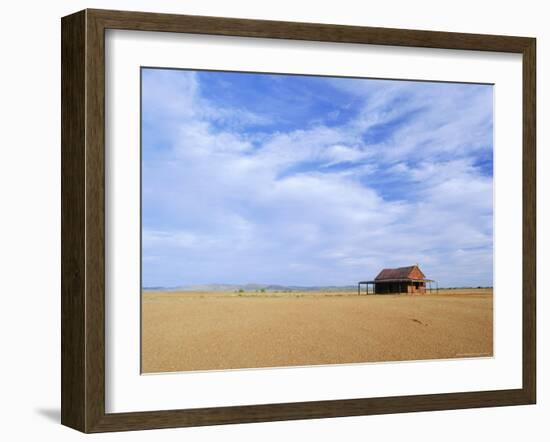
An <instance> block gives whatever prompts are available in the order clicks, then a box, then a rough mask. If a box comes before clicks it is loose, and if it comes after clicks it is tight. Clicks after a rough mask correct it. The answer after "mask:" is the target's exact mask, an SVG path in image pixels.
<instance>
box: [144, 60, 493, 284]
mask: <svg viewBox="0 0 550 442" xmlns="http://www.w3.org/2000/svg"><path fill="white" fill-rule="evenodd" d="M142 91H143V108H142V109H143V180H142V182H143V201H142V204H143V229H144V231H143V255H144V261H143V280H144V284H145V285H149V286H159V285H165V286H170V285H178V284H191V283H209V282H225V283H246V282H265V283H280V284H299V285H324V284H327V285H328V284H331V285H332V284H342V285H344V284H345V285H347V284H353V283H355V282H356V281H357V280H360V279H365V278H369V277H372V276H374V274H375V273H376V272H377V271H378V270H379V269H380V268H381V267H384V266H393V265H407V264H410V263H415V262H418V263H420V264H422V266H423V268H424V269H425V271H426V273H428V274H429V276H431V277H433V278H436V279H438V280H440V282H441V284H443V285H490V284H492V244H493V243H492V241H493V240H492V215H493V209H492V186H493V180H492V148H493V146H492V88H491V87H490V86H481V85H461V84H445V83H419V82H407V81H381V80H358V79H335V78H318V77H317V78H316V77H294V76H272V75H258V74H235V73H215V72H191V71H167V70H153V69H147V70H144V71H143V84H142ZM153 257H154V259H153Z"/></svg>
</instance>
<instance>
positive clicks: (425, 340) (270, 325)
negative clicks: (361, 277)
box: [142, 289, 493, 373]
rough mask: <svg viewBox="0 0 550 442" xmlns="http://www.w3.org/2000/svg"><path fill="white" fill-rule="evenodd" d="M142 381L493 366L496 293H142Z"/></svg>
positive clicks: (461, 291)
mask: <svg viewBox="0 0 550 442" xmlns="http://www.w3.org/2000/svg"><path fill="white" fill-rule="evenodd" d="M142 302H143V303H142V371H143V372H144V373H158V372H168V371H187V370H219V369H231V368H257V367H284V366H297V365H302V366H303V365H317V364H347V363H359V362H379V361H400V360H419V359H440V358H460V357H480V356H492V353H493V294H492V290H491V289H477V290H476V289H473V290H449V291H440V293H439V294H429V295H428V294H427V295H369V296H366V295H362V296H358V295H357V294H356V293H355V294H353V293H351V292H342V293H338V292H330V293H321V292H318V293H310V292H304V293H296V292H293V293H243V294H237V293H219V292H218V293H205V292H195V293H189V292H144V293H143V300H142Z"/></svg>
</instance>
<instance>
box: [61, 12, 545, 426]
mask: <svg viewBox="0 0 550 442" xmlns="http://www.w3.org/2000/svg"><path fill="white" fill-rule="evenodd" d="M106 29H127V30H140V31H164V32H184V33H194V34H211V35H223V36H242V37H263V38H274V39H291V40H309V41H324V42H342V43H359V44H377V45H391V46H407V47H424V48H442V49H457V50H477V51H496V52H512V53H519V54H522V56H523V189H522V190H523V294H522V297H523V361H522V362H523V386H522V388H520V389H513V390H496V391H476V392H456V393H445V394H428V395H414V396H400V397H380V398H364V399H346V400H330V401H315V402H294V403H282V404H268V405H248V406H230V407H219V408H201V409H182V410H168V411H146V412H132V413H106V412H105V300H104V298H105V30H106ZM61 30H62V44H61V52H62V62H61V68H62V69H61V70H62V81H61V83H62V127H61V135H62V160H61V163H62V167H61V184H62V196H61V214H62V221H61V227H62V266H61V277H62V299H61V322H62V323H61V326H62V333H61V350H62V351H61V353H62V357H61V358H62V364H61V377H62V390H61V422H62V424H64V425H67V426H69V427H72V428H75V429H77V430H80V431H83V432H86V433H89V432H104V431H122V430H142V429H151V428H169V427H185V426H198V425H217V424H230V423H244V422H262V421H280V420H291V419H312V418H326V417H337V416H357V415H370V414H382V413H404V412H412V411H429V410H446V409H460V408H473V407H494V406H506V405H520V404H534V403H535V400H536V334H535V333H536V317H535V316H536V304H535V301H536V299H535V290H536V218H535V217H536V201H535V199H536V188H535V184H536V176H535V171H536V157H535V155H536V152H535V145H536V137H535V132H536V119H535V117H536V94H535V92H536V70H535V67H536V61H535V56H536V40H535V39H534V38H526V37H511V36H496V35H479V34H459V33H450V32H432V31H417V30H405V29H385V28H370V27H356V26H339V25H327V24H311V23H291V22H277V21H264V20H242V19H233V18H217V17H201V16H186V15H170V14H155V13H142V12H124V11H106V10H84V11H80V12H77V13H75V14H72V15H69V16H67V17H64V18H63V19H62V22H61ZM518 190H519V189H518Z"/></svg>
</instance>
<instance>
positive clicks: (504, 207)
mask: <svg viewBox="0 0 550 442" xmlns="http://www.w3.org/2000/svg"><path fill="white" fill-rule="evenodd" d="M61 25H62V26H61V27H62V177H61V179H62V315H61V316H62V324H61V325H62V342H61V345H62V410H61V417H62V423H63V424H64V425H67V426H69V427H72V428H75V429H78V430H80V431H83V432H104V431H122V430H140V429H151V428H169V427H184V426H198V425H217V424H228V423H244V422H262V421H277V420H290V419H311V418H325V417H337V416H352V415H369V414H381V413H403V412H413V411H430V410H445V409H459V408H473V407H492V406H505V405H525V404H534V403H535V400H536V382H535V380H536V350H535V347H536V346H535V329H536V324H535V288H536V273H535V269H536V247H535V239H536V237H535V236H536V235H535V230H536V229H535V228H536V217H535V213H536V207H535V182H536V176H535V170H536V159H535V145H536V140H535V133H536V130H535V129H536V127H535V115H536V105H535V102H536V100H535V97H536V94H535V84H536V81H535V78H536V77H535V72H536V70H535V66H536V63H535V55H536V45H535V39H533V38H528V37H512V36H495V35H474V34H458V33H449V32H434V31H420V30H404V29H385V28H370V27H355V26H342V25H327V24H312V23H291V22H276V21H262V20H244V19H235V18H219V17H200V16H185V15H169V14H154V13H141V12H123V11H106V10H85V11H81V12H78V13H75V14H73V15H70V16H67V17H64V18H63V19H62V23H61Z"/></svg>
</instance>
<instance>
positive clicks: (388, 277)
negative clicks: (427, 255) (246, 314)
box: [357, 265, 437, 294]
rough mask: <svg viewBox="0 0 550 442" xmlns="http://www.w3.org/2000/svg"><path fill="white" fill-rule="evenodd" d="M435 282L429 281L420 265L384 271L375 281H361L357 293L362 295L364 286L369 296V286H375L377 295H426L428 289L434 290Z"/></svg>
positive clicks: (374, 289)
mask: <svg viewBox="0 0 550 442" xmlns="http://www.w3.org/2000/svg"><path fill="white" fill-rule="evenodd" d="M435 282H436V281H434V280H433V279H427V278H426V275H424V273H423V272H422V270H420V267H419V266H418V265H413V266H408V267H398V268H395V269H382V270H381V271H380V273H378V276H376V278H374V280H373V281H360V282H359V283H358V286H357V293H358V294H361V285H363V284H364V285H365V286H366V290H367V294H369V285H372V286H373V290H372V292H373V293H375V294H386V293H409V294H424V293H426V290H427V289H429V290H430V291H431V290H432V283H435ZM436 290H437V283H436Z"/></svg>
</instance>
